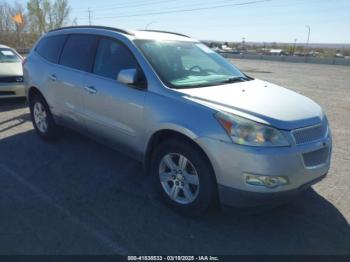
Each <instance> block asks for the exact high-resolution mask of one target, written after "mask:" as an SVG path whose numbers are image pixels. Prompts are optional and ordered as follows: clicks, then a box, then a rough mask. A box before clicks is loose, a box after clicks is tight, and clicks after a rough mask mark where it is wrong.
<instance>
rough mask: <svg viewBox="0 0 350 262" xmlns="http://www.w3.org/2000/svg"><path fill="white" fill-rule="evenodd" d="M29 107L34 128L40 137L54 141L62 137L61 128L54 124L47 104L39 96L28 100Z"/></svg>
mask: <svg viewBox="0 0 350 262" xmlns="http://www.w3.org/2000/svg"><path fill="white" fill-rule="evenodd" d="M29 107H30V114H31V117H32V122H33V125H34V128H35V130H36V132H37V133H38V135H39V136H40V137H42V138H44V139H47V140H54V139H57V138H59V137H61V136H62V133H63V128H62V127H61V126H59V125H57V124H56V123H55V121H54V119H53V117H52V114H51V111H50V108H49V106H48V104H47V103H46V101H45V99H44V98H43V97H42V96H41V95H40V94H37V95H35V97H33V98H32V99H31V100H30V104H29Z"/></svg>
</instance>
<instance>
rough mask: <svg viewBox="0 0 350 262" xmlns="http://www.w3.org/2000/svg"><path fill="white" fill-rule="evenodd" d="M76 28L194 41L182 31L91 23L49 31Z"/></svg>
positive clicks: (149, 37)
mask: <svg viewBox="0 0 350 262" xmlns="http://www.w3.org/2000/svg"><path fill="white" fill-rule="evenodd" d="M74 29H98V30H107V31H112V32H116V33H120V34H123V35H125V36H127V37H129V38H134V39H155V40H178V41H192V42H193V41H194V40H193V39H191V38H190V37H189V36H186V35H183V34H180V33H174V32H168V31H160V30H138V31H132V30H126V29H119V28H114V27H106V26H90V25H82V26H69V27H62V28H57V29H54V30H51V31H49V33H50V32H59V31H61V30H74Z"/></svg>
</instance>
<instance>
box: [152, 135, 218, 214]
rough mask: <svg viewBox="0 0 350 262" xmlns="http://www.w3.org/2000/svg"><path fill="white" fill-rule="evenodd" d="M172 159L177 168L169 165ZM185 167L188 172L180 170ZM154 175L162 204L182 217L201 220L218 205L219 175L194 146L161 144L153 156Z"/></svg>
mask: <svg viewBox="0 0 350 262" xmlns="http://www.w3.org/2000/svg"><path fill="white" fill-rule="evenodd" d="M169 159H171V160H172V161H171V162H172V163H173V164H175V166H176V167H175V166H174V165H173V164H169V163H171V162H169ZM180 159H181V160H180ZM186 160H187V161H186ZM181 161H182V162H181ZM181 163H182V167H184V166H185V168H180V166H181ZM171 165H173V170H176V169H177V170H176V172H175V173H174V172H173V170H171V168H170V166H171ZM181 170H182V173H181V172H179V171H181ZM150 171H151V175H152V177H153V179H154V182H155V184H156V187H157V189H158V191H159V194H160V196H161V198H162V200H163V201H164V202H165V204H166V205H167V206H169V207H170V208H172V209H173V210H175V211H177V212H179V213H180V214H182V215H185V216H200V215H203V214H204V213H205V212H206V211H208V210H209V209H210V208H211V207H213V206H214V205H215V203H216V200H217V185H216V180H215V175H214V173H213V171H212V168H211V165H210V163H209V161H208V159H207V157H206V156H205V155H204V153H203V152H202V151H201V150H199V149H198V148H197V147H196V146H194V145H192V144H191V143H189V142H186V141H174V140H171V141H166V142H163V143H161V144H160V145H159V146H158V147H157V148H156V149H155V150H154V152H153V154H152V159H151V169H150ZM161 174H162V175H161ZM194 174H197V176H196V175H194ZM161 180H162V182H161ZM196 183H198V186H197V185H196ZM176 184H178V186H177V185H176ZM174 186H177V189H175V190H174V189H173V187H174ZM189 190H190V193H191V194H189ZM176 195H177V196H176ZM191 195H192V197H188V196H191ZM174 196H175V197H174Z"/></svg>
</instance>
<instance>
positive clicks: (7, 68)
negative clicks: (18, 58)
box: [0, 63, 23, 77]
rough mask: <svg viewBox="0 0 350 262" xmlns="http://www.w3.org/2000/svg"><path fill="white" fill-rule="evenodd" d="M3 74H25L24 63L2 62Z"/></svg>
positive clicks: (1, 70)
mask: <svg viewBox="0 0 350 262" xmlns="http://www.w3.org/2000/svg"><path fill="white" fill-rule="evenodd" d="M1 76H23V69H22V63H0V77H1Z"/></svg>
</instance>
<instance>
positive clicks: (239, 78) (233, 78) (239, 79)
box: [219, 76, 249, 84]
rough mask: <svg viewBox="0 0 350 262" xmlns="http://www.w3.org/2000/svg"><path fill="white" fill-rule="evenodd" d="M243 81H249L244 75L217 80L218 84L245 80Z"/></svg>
mask: <svg viewBox="0 0 350 262" xmlns="http://www.w3.org/2000/svg"><path fill="white" fill-rule="evenodd" d="M245 81H249V79H248V78H246V77H244V76H235V77H230V78H228V79H226V80H223V81H221V82H219V84H231V83H236V82H245Z"/></svg>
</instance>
